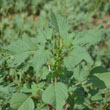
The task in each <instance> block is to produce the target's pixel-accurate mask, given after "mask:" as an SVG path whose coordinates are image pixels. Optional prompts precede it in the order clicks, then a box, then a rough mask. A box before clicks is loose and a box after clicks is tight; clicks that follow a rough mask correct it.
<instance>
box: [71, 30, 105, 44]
mask: <svg viewBox="0 0 110 110" xmlns="http://www.w3.org/2000/svg"><path fill="white" fill-rule="evenodd" d="M102 35H103V31H102V29H100V28H96V29H92V30H83V31H82V32H78V33H77V34H76V38H75V39H74V40H73V44H74V45H75V44H81V45H84V44H89V45H93V44H96V43H98V42H99V41H100V40H101V38H102Z"/></svg>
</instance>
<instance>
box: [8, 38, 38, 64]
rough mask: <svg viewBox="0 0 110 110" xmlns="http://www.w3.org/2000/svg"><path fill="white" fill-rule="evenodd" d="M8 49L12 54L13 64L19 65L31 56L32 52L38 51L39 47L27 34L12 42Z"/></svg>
mask: <svg viewBox="0 0 110 110" xmlns="http://www.w3.org/2000/svg"><path fill="white" fill-rule="evenodd" d="M6 49H7V50H8V51H9V52H10V53H11V55H12V56H11V58H12V59H13V62H12V64H14V65H16V66H19V65H20V64H21V63H23V62H24V61H25V60H26V59H27V58H28V57H29V55H30V54H32V53H34V52H35V51H36V49H37V47H36V45H35V44H34V43H33V42H32V41H31V39H30V38H29V37H27V36H25V37H23V38H22V39H20V40H18V41H16V42H14V43H12V44H11V45H10V46H8V47H7V48H6Z"/></svg>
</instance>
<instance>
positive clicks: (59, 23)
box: [50, 13, 70, 38]
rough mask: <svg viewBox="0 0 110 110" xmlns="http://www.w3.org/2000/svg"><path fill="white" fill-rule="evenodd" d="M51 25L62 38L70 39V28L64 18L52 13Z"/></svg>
mask: <svg viewBox="0 0 110 110" xmlns="http://www.w3.org/2000/svg"><path fill="white" fill-rule="evenodd" d="M50 24H51V26H52V28H53V29H55V30H56V31H57V32H58V33H59V34H60V37H62V38H65V37H68V31H69V29H70V26H69V24H68V22H67V20H66V19H65V18H64V17H62V16H59V15H56V14H55V13H52V14H51V21H50Z"/></svg>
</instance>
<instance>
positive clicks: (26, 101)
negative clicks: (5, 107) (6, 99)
mask: <svg viewBox="0 0 110 110" xmlns="http://www.w3.org/2000/svg"><path fill="white" fill-rule="evenodd" d="M10 105H11V107H12V108H13V109H17V110H34V102H33V100H32V99H31V98H30V97H28V96H27V95H25V94H23V93H15V94H13V96H12V98H11V100H10Z"/></svg>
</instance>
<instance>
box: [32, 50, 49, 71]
mask: <svg viewBox="0 0 110 110" xmlns="http://www.w3.org/2000/svg"><path fill="white" fill-rule="evenodd" d="M50 55H51V53H50V51H48V50H44V49H40V50H38V51H37V52H36V53H35V55H34V57H33V58H32V60H31V62H32V65H33V67H34V70H35V71H36V72H38V71H39V70H40V69H41V67H42V66H43V65H44V64H47V61H48V59H49V58H50Z"/></svg>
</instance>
